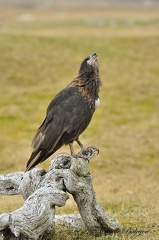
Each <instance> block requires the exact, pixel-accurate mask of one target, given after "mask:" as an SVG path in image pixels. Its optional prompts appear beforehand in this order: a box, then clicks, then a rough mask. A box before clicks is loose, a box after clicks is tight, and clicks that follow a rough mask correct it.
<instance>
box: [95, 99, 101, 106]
mask: <svg viewBox="0 0 159 240" xmlns="http://www.w3.org/2000/svg"><path fill="white" fill-rule="evenodd" d="M99 104H100V98H97V99H96V100H95V108H97V107H98V106H99Z"/></svg>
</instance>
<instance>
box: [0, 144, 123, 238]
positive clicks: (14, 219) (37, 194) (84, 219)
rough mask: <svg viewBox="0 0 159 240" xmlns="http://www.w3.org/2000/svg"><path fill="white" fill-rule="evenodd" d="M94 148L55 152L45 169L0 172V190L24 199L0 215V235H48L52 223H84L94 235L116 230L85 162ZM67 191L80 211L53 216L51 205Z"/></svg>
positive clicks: (62, 199)
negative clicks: (63, 152) (67, 152)
mask: <svg viewBox="0 0 159 240" xmlns="http://www.w3.org/2000/svg"><path fill="white" fill-rule="evenodd" d="M97 151H98V149H97V148H95V147H89V148H87V149H84V150H83V151H82V152H80V153H79V154H78V155H77V158H75V157H73V156H70V155H68V154H58V155H55V156H54V158H53V160H52V161H51V163H50V167H49V170H48V172H46V171H45V170H43V169H38V168H34V169H32V170H31V171H29V172H25V173H22V172H20V173H10V174H6V175H0V183H1V188H0V194H1V195H4V194H7V195H8V194H10V195H12V194H21V195H22V196H23V198H24V200H25V201H24V205H23V206H22V207H21V208H19V209H17V210H15V211H14V212H11V213H4V214H1V215H0V233H1V238H0V239H7V238H6V237H8V236H10V237H9V238H8V239H34V240H37V239H51V237H52V236H53V234H54V227H55V223H56V225H69V226H72V227H74V228H82V229H83V228H84V227H86V228H87V230H88V231H89V232H90V233H91V234H93V235H94V236H99V235H101V234H103V233H104V234H106V233H109V232H113V231H118V230H120V229H121V226H120V223H119V222H118V221H117V220H115V219H112V218H111V217H109V216H108V215H107V213H106V212H105V210H104V209H103V208H102V207H101V206H100V204H99V203H98V201H97V199H96V195H95V192H94V189H93V185H92V177H91V173H90V172H89V171H88V164H89V161H90V159H91V158H92V157H93V156H94V155H95V154H96V152H97ZM12 185H13V188H12ZM67 192H69V193H71V194H72V195H73V198H74V200H75V201H76V203H77V206H78V209H79V213H80V214H75V215H74V214H72V215H66V214H65V215H63V216H62V215H60V216H56V217H55V206H59V207H62V206H64V205H65V204H66V201H67V199H68V194H67Z"/></svg>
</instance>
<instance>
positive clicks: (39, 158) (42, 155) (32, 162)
mask: <svg viewBox="0 0 159 240" xmlns="http://www.w3.org/2000/svg"><path fill="white" fill-rule="evenodd" d="M48 157H49V155H48V154H47V151H46V150H42V151H40V152H37V151H35V152H32V154H31V156H30V158H29V160H28V162H27V165H26V171H29V170H31V169H32V168H33V167H35V166H36V165H37V164H38V163H41V162H43V161H44V160H45V159H46V158H48Z"/></svg>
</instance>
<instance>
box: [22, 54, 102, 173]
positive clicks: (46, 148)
mask: <svg viewBox="0 0 159 240" xmlns="http://www.w3.org/2000/svg"><path fill="white" fill-rule="evenodd" d="M100 86H101V80H100V77H99V70H98V62H97V54H96V53H92V54H91V55H90V56H89V57H87V58H86V59H84V61H83V62H82V63H81V66H80V69H79V74H78V76H77V77H76V78H74V79H73V81H72V82H71V83H70V84H69V85H68V86H67V87H66V88H64V89H63V90H62V91H61V92H59V93H58V94H57V95H56V96H55V97H54V99H53V100H52V101H51V102H50V104H49V106H48V108H47V112H46V118H45V119H44V121H43V123H42V124H41V126H40V127H39V129H38V130H37V133H36V134H35V137H34V139H33V141H32V147H33V152H32V154H31V156H30V159H29V160H28V162H27V167H26V171H28V170H30V169H32V168H33V167H35V166H36V165H37V164H38V163H41V162H43V161H44V160H46V159H47V158H48V157H50V156H51V155H52V154H53V153H54V152H56V151H57V150H58V149H59V148H60V147H61V146H62V145H64V144H66V145H67V144H69V146H70V150H71V154H72V155H73V154H74V151H73V145H72V144H73V141H76V142H77V143H78V144H79V146H80V147H81V148H83V145H82V144H81V142H80V141H79V139H78V137H79V135H80V134H81V133H82V132H83V131H84V130H85V129H86V128H87V126H88V125H89V123H90V121H91V118H92V116H93V113H94V111H95V108H96V107H97V106H98V105H99V103H100V100H99V88H100Z"/></svg>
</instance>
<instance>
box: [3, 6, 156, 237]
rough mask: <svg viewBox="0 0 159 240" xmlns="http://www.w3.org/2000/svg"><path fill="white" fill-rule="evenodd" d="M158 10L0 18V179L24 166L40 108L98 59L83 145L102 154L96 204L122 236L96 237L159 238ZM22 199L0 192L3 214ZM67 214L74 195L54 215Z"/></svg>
mask: <svg viewBox="0 0 159 240" xmlns="http://www.w3.org/2000/svg"><path fill="white" fill-rule="evenodd" d="M158 13H159V10H158V9H155V10H153V9H151V10H149V11H148V10H144V11H142V10H135V11H133V10H126V11H123V10H120V11H119V10H110V9H109V11H107V10H106V11H100V12H99V11H98V12H76V13H72V12H62V13H61V12H53V13H52V12H35V11H33V12H29V13H27V14H26V13H25V12H23V11H8V12H7V11H6V12H5V11H3V12H2V13H1V23H0V52H1V55H0V126H1V136H0V164H1V165H0V166H1V168H0V172H1V173H8V172H12V171H23V170H24V169H25V165H26V162H27V159H28V158H29V155H30V153H31V147H30V143H31V139H32V137H33V135H34V133H35V131H36V129H37V127H38V126H39V125H40V123H41V121H42V120H43V118H44V116H45V109H46V106H47V104H48V103H49V101H50V100H51V98H52V97H53V96H54V95H55V94H56V93H57V92H58V91H60V90H61V89H62V88H63V87H65V86H66V84H67V83H69V82H70V81H71V80H72V78H73V77H75V76H76V75H77V71H78V68H79V64H80V62H81V60H82V59H83V58H84V57H85V56H87V55H88V54H90V53H91V52H93V51H96V52H97V53H98V55H99V65H100V73H101V78H102V80H103V87H102V90H101V105H100V107H99V108H98V109H97V111H96V113H95V115H94V118H93V120H92V123H91V124H90V126H89V128H88V129H87V130H86V131H85V133H84V134H83V135H82V136H81V140H82V142H83V143H84V144H85V145H86V146H89V145H96V146H98V147H99V148H100V154H99V155H98V156H97V157H95V158H94V159H93V160H92V162H91V163H90V170H91V172H92V174H93V182H94V187H95V190H96V193H97V198H98V199H99V201H100V202H101V204H102V205H103V206H104V207H105V209H106V210H107V211H108V213H109V214H110V215H112V216H114V217H116V218H117V219H118V220H119V221H121V223H122V224H123V231H122V233H118V234H114V235H108V236H106V237H104V236H103V237H101V238H99V239H122V240H124V239H126V240H127V239H137V240H138V239H139V240H142V239H144V240H145V239H159V231H158V229H159V224H158V222H159V217H158V215H157V213H158V212H159V203H158V199H159V177H158V176H159V170H158V169H159V161H158V156H159V148H158V140H159V110H158V109H159V108H158V106H159V92H158V89H159V81H158V77H159V67H158V66H159V58H158V56H159V36H158V34H159V32H158V27H159V14H158ZM76 150H78V149H77V147H76ZM60 151H68V148H67V147H65V148H62V149H61V150H60ZM48 164H49V161H46V162H45V163H44V164H42V165H41V166H43V167H45V168H46V169H47V167H48ZM22 203H23V200H22V199H21V197H19V196H14V197H4V196H3V197H1V198H0V212H9V211H12V210H14V209H16V208H18V207H20V206H21V205H22ZM73 211H77V209H76V206H75V204H74V202H73V200H72V199H70V200H69V201H68V203H67V205H66V206H65V207H64V208H59V209H57V212H58V213H63V212H64V213H66V212H73ZM56 239H69V240H70V239H92V237H91V236H89V234H88V233H86V232H77V233H75V232H72V231H71V230H70V229H66V230H65V231H62V233H61V230H58V231H57V235H56Z"/></svg>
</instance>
